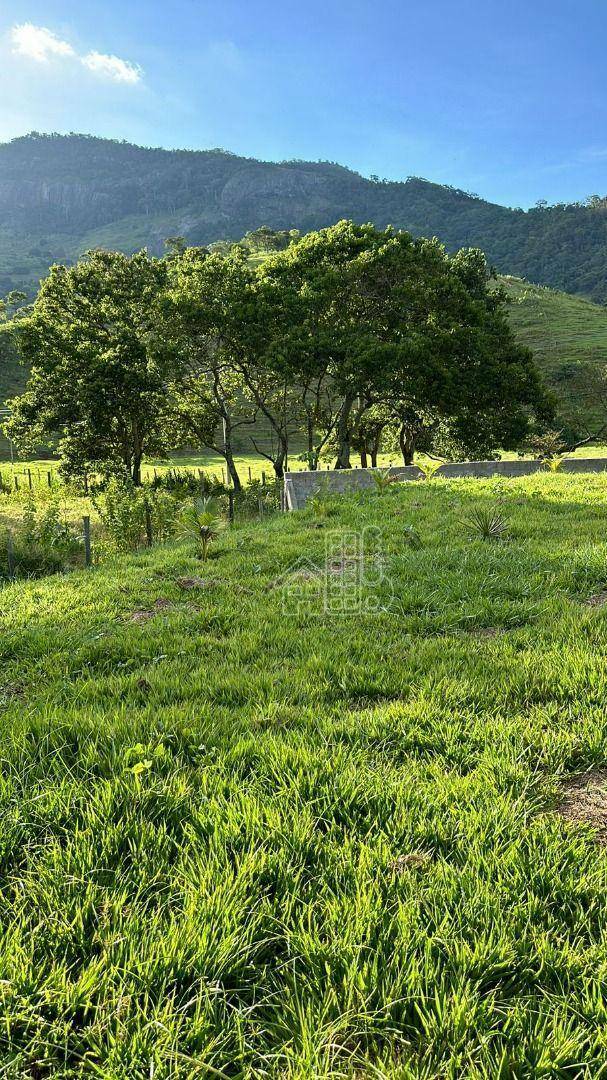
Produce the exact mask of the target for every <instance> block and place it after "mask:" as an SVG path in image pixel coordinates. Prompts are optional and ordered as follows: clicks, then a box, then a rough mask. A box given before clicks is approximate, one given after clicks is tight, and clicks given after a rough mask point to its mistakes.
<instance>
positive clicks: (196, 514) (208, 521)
mask: <svg viewBox="0 0 607 1080" xmlns="http://www.w3.org/2000/svg"><path fill="white" fill-rule="evenodd" d="M224 527H225V522H224V520H223V518H222V517H220V515H219V513H218V511H217V507H216V505H215V503H214V502H213V500H212V499H196V500H195V501H194V502H192V503H189V504H188V505H187V506H186V507H185V508H184V510H183V513H182V515H181V535H182V537H184V538H185V539H189V540H193V541H194V543H195V544H196V546H197V547H198V549H199V554H200V558H201V559H202V561H203V562H206V561H207V559H208V557H209V548H210V546H211V544H212V543H214V541H215V540H217V538H218V536H219V534H220V532H221V530H222V529H223V528H224Z"/></svg>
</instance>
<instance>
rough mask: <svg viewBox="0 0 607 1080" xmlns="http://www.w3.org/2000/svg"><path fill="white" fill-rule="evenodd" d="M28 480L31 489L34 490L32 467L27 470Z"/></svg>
mask: <svg viewBox="0 0 607 1080" xmlns="http://www.w3.org/2000/svg"><path fill="white" fill-rule="evenodd" d="M27 482H28V484H29V489H30V491H31V490H32V470H31V469H28V470H27Z"/></svg>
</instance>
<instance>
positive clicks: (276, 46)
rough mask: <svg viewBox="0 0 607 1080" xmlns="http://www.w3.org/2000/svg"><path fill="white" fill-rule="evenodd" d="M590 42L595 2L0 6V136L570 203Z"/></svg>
mask: <svg viewBox="0 0 607 1080" xmlns="http://www.w3.org/2000/svg"><path fill="white" fill-rule="evenodd" d="M606 46H607V3H606V2H605V0H576V2H573V0H552V2H551V3H549V2H546V0H527V2H522V0H425V2H424V3H422V2H411V0H375V2H371V0H349V2H348V3H346V2H343V0H341V2H337V0H295V2H292V0H282V2H277V0H266V2H261V0H222V2H207V0H172V2H171V0H163V2H158V0H145V2H144V0H103V2H99V0H85V2H84V3H83V2H82V0H78V2H75V0H44V2H41V0H32V2H27V0H23V2H19V3H12V2H11V0H5V2H4V3H3V4H2V6H1V7H0V140H4V139H8V138H12V137H13V136H15V135H20V134H24V133H25V132H27V131H30V130H34V129H35V130H38V131H63V132H65V131H84V132H90V133H92V134H98V135H105V136H111V137H115V138H124V139H129V140H131V141H133V142H139V143H142V144H145V145H152V146H166V147H190V148H207V147H213V146H224V147H226V148H227V149H229V150H232V151H234V152H235V153H239V154H246V155H249V156H252V157H261V158H266V159H270V160H281V159H284V158H297V157H298V158H309V159H313V160H316V159H330V160H334V161H339V162H341V163H343V164H345V165H349V166H351V167H352V168H354V169H357V170H358V171H359V172H362V173H363V174H365V175H369V174H371V173H375V174H378V175H379V176H381V177H384V176H385V177H389V178H391V179H399V178H403V177H406V176H407V175H410V174H413V175H418V176H425V177H427V178H428V179H431V180H436V181H438V182H440V183H451V184H454V185H455V186H457V187H462V188H465V189H466V190H471V191H476V192H478V193H479V194H481V195H483V196H484V197H486V198H489V199H492V200H494V201H496V202H502V203H505V204H508V205H511V206H529V205H531V204H533V203H534V202H536V200H538V199H547V200H548V201H549V202H553V201H560V200H567V201H569V200H573V199H581V198H584V197H585V196H586V195H590V194H605V193H607V79H606V78H605V70H606V67H605V53H606Z"/></svg>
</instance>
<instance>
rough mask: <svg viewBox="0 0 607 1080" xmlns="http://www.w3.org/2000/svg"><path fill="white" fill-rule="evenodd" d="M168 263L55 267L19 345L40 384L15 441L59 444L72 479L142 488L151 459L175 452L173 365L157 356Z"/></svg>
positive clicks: (109, 257)
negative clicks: (170, 432) (169, 415)
mask: <svg viewBox="0 0 607 1080" xmlns="http://www.w3.org/2000/svg"><path fill="white" fill-rule="evenodd" d="M165 281H166V264H165V263H164V262H163V261H162V260H158V259H151V258H149V257H148V256H147V255H146V253H145V252H140V253H139V254H137V255H133V256H131V257H127V256H126V255H122V254H119V253H117V252H107V251H93V252H89V253H88V254H87V255H86V257H84V258H83V259H82V260H81V261H80V262H79V263H77V264H76V265H75V266H73V267H70V268H67V267H65V266H55V267H53V269H52V270H51V273H50V275H49V277H48V278H47V279H46V280H45V281H43V283H42V285H41V287H40V292H39V294H38V297H37V299H36V301H35V303H34V304H33V306H32V309H31V312H30V313H29V314H28V315H27V316H26V317H25V318H23V319H21V320H20V322H19V327H18V344H19V349H20V352H21V355H22V357H23V359H24V361H25V363H26V364H27V365H28V367H29V368H30V378H29V382H28V384H27V387H26V390H25V393H24V394H22V395H21V396H20V397H18V398H16V399H15V401H14V402H13V415H12V417H11V420H10V421H9V423H8V424H7V425H6V430H7V433H8V434H9V436H10V438H12V439H13V440H14V441H15V443H17V445H18V446H20V447H21V449H22V450H25V451H32V450H34V449H35V447H36V446H37V445H40V443H51V444H53V445H55V446H56V447H57V449H58V452H59V454H60V455H61V458H62V462H63V468H64V471H65V472H66V473H67V474H68V475H79V474H82V473H83V472H84V471H88V470H91V469H96V470H100V471H102V472H106V473H116V474H120V475H122V476H124V477H127V478H129V479H130V480H131V481H132V482H133V483H135V484H139V483H140V482H141V464H142V460H143V457H144V454H162V453H163V452H164V451H165V449H166V446H167V441H166V440H167V431H166V422H165V417H166V411H167V393H166V386H167V372H166V362H167V358H166V356H165V354H163V353H162V351H161V350H159V349H158V348H157V342H156V334H157V333H158V318H157V309H158V299H159V296H160V295H161V291H162V290H163V288H164V286H165Z"/></svg>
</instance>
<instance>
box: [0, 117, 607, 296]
mask: <svg viewBox="0 0 607 1080" xmlns="http://www.w3.org/2000/svg"><path fill="white" fill-rule="evenodd" d="M344 217H348V218H353V219H354V220H356V221H373V222H374V223H375V224H377V225H378V226H384V225H387V224H393V225H395V226H397V227H401V228H406V229H409V230H410V231H411V232H413V233H415V234H417V235H426V236H432V235H435V236H438V237H440V239H441V240H442V241H443V242H444V243H445V244H446V245H447V247H448V248H449V249H456V248H458V247H467V246H479V247H482V248H483V250H484V251H485V252H486V253H487V256H488V257H489V259H490V261H491V262H492V263H493V264H494V265H495V266H496V267H497V269H498V270H499V271H501V272H502V273H505V274H514V275H518V276H520V277H525V278H527V279H529V280H531V281H533V282H535V283H537V284H540V285H550V286H553V287H555V288H557V289H562V290H566V291H567V292H570V293H579V294H582V295H585V296H587V297H589V298H591V299H594V300H595V301H597V302H600V303H603V302H607V200H605V199H599V198H593V199H591V200H589V202H588V203H585V204H579V203H574V204H570V205H564V204H563V205H558V206H550V207H549V206H538V207H536V208H534V209H533V210H528V211H523V210H520V209H509V208H507V207H504V206H498V205H496V204H494V203H489V202H486V201H485V200H484V199H481V198H479V197H478V196H476V195H471V194H469V193H467V192H464V191H459V190H457V189H454V188H451V187H444V186H441V185H439V184H433V183H430V182H429V181H427V180H423V179H420V178H417V177H410V178H409V179H407V180H405V181H403V182H389V181H380V180H378V179H377V178H371V179H366V178H365V177H362V176H360V175H359V174H358V173H355V172H352V171H351V170H349V169H347V168H344V167H343V166H341V165H337V164H334V163H331V162H310V161H287V162H281V163H273V162H264V161H257V160H255V159H252V158H242V157H237V156H236V155H234V154H231V153H228V152H227V151H225V150H201V151H189V150H161V149H146V148H143V147H140V146H133V145H131V144H129V143H124V142H115V141H112V140H108V139H99V138H96V137H93V136H88V135H40V134H37V133H33V134H31V135H27V136H24V137H23V138H18V139H14V140H12V142H9V143H3V144H0V295H1V294H2V293H4V292H7V291H9V290H10V289H12V288H20V287H26V288H27V289H28V290H30V291H32V290H33V289H34V288H35V285H36V282H37V280H38V279H39V278H40V277H41V276H43V275H44V274H45V273H46V271H47V269H48V267H49V265H50V264H51V263H52V262H57V261H62V262H64V261H68V262H69V261H71V260H73V259H76V258H77V257H78V255H79V254H81V253H82V252H83V251H85V250H87V248H90V247H95V246H102V247H109V248H117V249H120V250H123V251H127V252H130V251H134V250H136V249H137V248H140V247H142V246H147V247H148V248H150V250H152V251H154V252H160V251H161V250H162V246H163V241H164V239H165V238H166V237H167V236H171V235H173V236H174V235H179V236H185V237H186V239H187V240H188V242H190V243H192V244H207V243H210V242H211V241H214V240H223V239H229V240H237V239H239V238H240V237H241V236H242V235H243V234H244V233H245V232H247V231H248V230H252V229H255V228H257V227H259V226H260V225H269V226H271V227H272V228H276V229H282V228H296V229H299V230H300V231H301V232H306V231H308V230H310V229H316V228H321V227H322V226H325V225H330V224H333V223H334V222H335V221H337V220H339V219H340V218H344Z"/></svg>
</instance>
